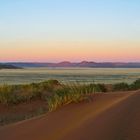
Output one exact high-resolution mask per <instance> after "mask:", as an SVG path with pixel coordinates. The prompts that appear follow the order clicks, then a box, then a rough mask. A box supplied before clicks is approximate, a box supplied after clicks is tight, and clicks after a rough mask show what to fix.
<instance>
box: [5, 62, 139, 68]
mask: <svg viewBox="0 0 140 140" xmlns="http://www.w3.org/2000/svg"><path fill="white" fill-rule="evenodd" d="M7 64H8V65H12V66H15V67H91V68H140V62H139V63H121V62H120V63H118V62H102V63H97V62H93V61H90V62H89V61H82V62H79V63H76V62H75V63H72V62H69V61H63V62H60V63H34V62H31V63H26V62H25V63H22V62H17V63H12V62H11V63H7Z"/></svg>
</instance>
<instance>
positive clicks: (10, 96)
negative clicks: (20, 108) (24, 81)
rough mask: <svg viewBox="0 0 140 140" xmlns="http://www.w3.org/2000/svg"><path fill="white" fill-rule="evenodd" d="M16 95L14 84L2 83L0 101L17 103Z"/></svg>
mask: <svg viewBox="0 0 140 140" xmlns="http://www.w3.org/2000/svg"><path fill="white" fill-rule="evenodd" d="M18 101H19V98H18V95H17V93H16V92H15V88H14V86H8V85H3V86H1V87H0V102H1V103H3V104H6V105H8V104H9V103H17V102H18Z"/></svg>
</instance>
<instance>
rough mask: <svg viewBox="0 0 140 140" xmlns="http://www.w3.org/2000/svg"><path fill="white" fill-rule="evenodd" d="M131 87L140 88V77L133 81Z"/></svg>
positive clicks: (133, 88)
mask: <svg viewBox="0 0 140 140" xmlns="http://www.w3.org/2000/svg"><path fill="white" fill-rule="evenodd" d="M130 88H131V89H132V90H137V89H140V79H138V80H136V81H135V82H134V83H132V84H131V85H130Z"/></svg>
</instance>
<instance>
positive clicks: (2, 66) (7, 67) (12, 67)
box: [0, 63, 21, 69]
mask: <svg viewBox="0 0 140 140" xmlns="http://www.w3.org/2000/svg"><path fill="white" fill-rule="evenodd" d="M0 69H21V67H17V66H14V65H11V64H3V63H0Z"/></svg>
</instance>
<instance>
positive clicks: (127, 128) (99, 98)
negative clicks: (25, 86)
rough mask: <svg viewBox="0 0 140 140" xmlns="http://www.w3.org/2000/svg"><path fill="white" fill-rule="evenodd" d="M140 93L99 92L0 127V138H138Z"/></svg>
mask: <svg viewBox="0 0 140 140" xmlns="http://www.w3.org/2000/svg"><path fill="white" fill-rule="evenodd" d="M139 107H140V93H139V92H129V93H113V94H99V95H96V96H94V97H93V98H92V101H90V102H87V101H85V102H81V103H78V104H71V105H68V106H65V107H63V108H62V109H59V110H57V111H55V112H52V113H49V114H47V115H44V116H42V117H39V118H36V119H32V120H28V121H23V122H21V123H17V124H13V125H8V126H5V127H1V128H0V139H1V140H15V139H20V140H139V139H140V133H139V132H140V111H139Z"/></svg>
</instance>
